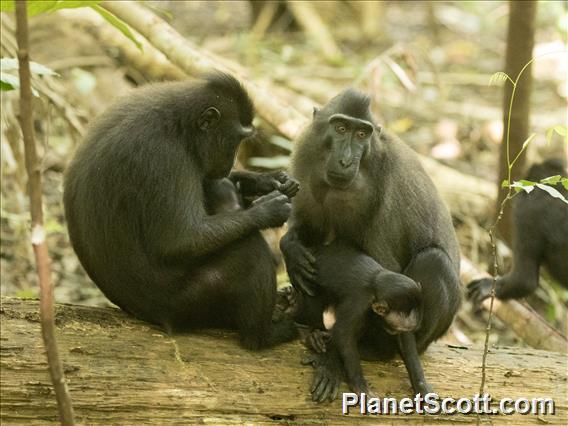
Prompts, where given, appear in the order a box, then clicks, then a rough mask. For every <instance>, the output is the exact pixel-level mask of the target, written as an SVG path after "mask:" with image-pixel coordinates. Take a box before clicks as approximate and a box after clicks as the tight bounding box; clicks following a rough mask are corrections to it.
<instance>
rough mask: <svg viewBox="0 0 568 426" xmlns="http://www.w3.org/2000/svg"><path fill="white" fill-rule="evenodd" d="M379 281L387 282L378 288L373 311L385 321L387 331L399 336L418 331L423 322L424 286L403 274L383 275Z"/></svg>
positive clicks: (372, 306)
mask: <svg viewBox="0 0 568 426" xmlns="http://www.w3.org/2000/svg"><path fill="white" fill-rule="evenodd" d="M379 279H382V280H385V281H384V282H383V285H382V286H378V285H377V286H376V288H375V295H374V301H373V302H372V304H371V309H372V310H373V312H374V313H375V314H377V315H378V316H380V317H381V318H382V319H383V327H384V329H385V331H386V332H387V333H389V334H399V333H403V332H408V331H414V330H416V329H417V328H418V327H419V326H420V322H421V321H422V286H421V285H420V284H419V283H417V282H416V281H414V280H412V279H410V278H409V277H406V276H404V275H402V274H394V273H389V274H388V275H386V274H383V276H382V277H381V278H379ZM386 280H388V281H386ZM385 282H386V283H387V285H385V284H384V283H385Z"/></svg>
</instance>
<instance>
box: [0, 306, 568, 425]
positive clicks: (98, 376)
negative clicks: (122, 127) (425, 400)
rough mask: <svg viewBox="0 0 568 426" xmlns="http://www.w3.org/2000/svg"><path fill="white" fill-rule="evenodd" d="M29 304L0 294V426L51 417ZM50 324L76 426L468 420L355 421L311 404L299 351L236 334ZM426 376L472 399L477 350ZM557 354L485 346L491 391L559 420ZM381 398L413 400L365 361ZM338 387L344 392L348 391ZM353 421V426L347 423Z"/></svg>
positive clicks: (74, 313) (73, 311)
mask: <svg viewBox="0 0 568 426" xmlns="http://www.w3.org/2000/svg"><path fill="white" fill-rule="evenodd" d="M37 311H38V302H37V301H30V300H19V299H11V298H3V299H2V306H1V310H0V319H1V324H2V346H1V358H0V362H1V364H0V366H1V368H2V375H1V377H0V380H1V382H0V384H1V398H0V421H1V422H2V425H8V424H23V423H30V422H35V423H41V424H45V423H47V422H56V421H57V409H56V405H55V400H54V398H53V395H52V390H51V389H52V388H51V384H50V380H49V375H48V373H47V366H46V362H45V355H44V353H43V346H42V344H41V337H40V331H39V316H38V313H37ZM56 324H57V328H58V329H57V332H58V341H59V347H60V350H61V355H62V358H63V362H64V367H65V371H66V373H67V378H68V382H69V387H70V390H71V393H72V395H73V403H74V408H75V415H76V418H77V421H78V422H80V423H85V424H147V423H148V424H168V423H172V422H179V423H183V424H194V423H212V424H228V423H237V424H242V423H245V422H250V423H253V424H266V423H275V422H277V421H280V422H282V423H297V424H315V423H318V424H348V423H350V424H353V421H355V422H356V423H357V424H359V423H363V422H365V423H368V424H377V422H381V421H383V422H389V423H390V422H396V421H400V422H405V423H408V422H411V423H418V422H419V423H423V422H424V421H426V422H429V423H433V422H438V421H440V422H441V421H444V422H448V421H451V422H456V423H457V422H473V421H474V420H475V416H474V415H470V416H464V415H457V416H456V415H452V416H451V417H450V416H434V415H429V416H428V417H424V416H423V415H417V414H413V415H405V416H389V417H388V418H385V417H386V416H383V418H380V417H377V418H376V417H374V416H362V415H360V414H358V411H357V410H354V411H353V412H352V413H351V414H350V415H348V416H344V415H342V413H341V395H340V397H339V398H340V399H339V400H337V401H335V402H334V403H332V404H321V405H316V404H314V403H312V402H311V400H310V399H309V396H308V394H309V385H310V381H311V377H312V371H311V368H310V367H303V366H301V365H300V359H301V357H302V356H303V355H304V354H305V353H306V351H305V350H304V349H303V348H302V347H301V346H300V344H299V343H297V342H296V343H289V344H286V345H282V346H280V347H278V348H275V349H270V350H266V351H262V352H258V353H253V352H248V351H246V350H244V349H242V348H240V347H239V345H238V343H237V339H236V336H235V335H234V334H232V333H229V332H224V331H203V332H195V333H191V334H185V335H174V336H169V335H167V334H166V333H164V332H162V331H161V330H159V329H157V328H154V327H152V326H150V325H148V324H146V323H143V322H140V321H137V320H134V319H132V318H131V317H129V316H128V315H126V314H125V313H123V312H121V311H119V310H118V309H110V308H109V309H104V308H91V307H85V306H73V305H57V306H56ZM422 360H423V363H424V368H425V371H426V377H427V378H428V379H429V381H430V382H431V384H432V386H433V387H434V389H435V390H436V391H437V392H439V393H440V394H441V395H443V396H452V397H455V398H459V397H469V398H471V397H472V396H473V395H474V394H475V393H477V390H478V386H479V366H480V362H481V349H480V348H479V347H469V348H465V347H455V346H447V345H443V344H440V343H437V344H434V345H432V346H431V347H430V348H429V349H428V351H427V352H426V353H425V354H424V355H423V356H422ZM567 364H568V360H567V358H566V356H565V354H558V353H552V352H545V351H539V350H534V349H524V348H523V349H520V348H504V349H492V350H491V351H490V354H489V367H488V389H489V392H490V393H491V396H492V397H493V398H494V399H496V398H503V397H510V398H520V397H525V398H529V399H532V398H536V397H550V398H553V399H554V401H555V403H556V414H555V415H554V416H552V415H547V416H540V417H541V419H542V421H543V422H544V423H557V424H566V422H567V421H568V414H567V408H566V407H567V405H568V401H567V395H566V371H567V368H568V365H567ZM363 368H364V370H365V373H366V376H367V378H368V379H369V381H370V382H371V387H372V389H373V390H374V391H375V393H376V394H377V395H379V396H386V395H389V396H393V397H396V398H402V397H406V396H409V395H410V393H411V388H410V383H409V380H408V376H407V373H406V371H405V368H404V365H403V363H402V361H401V360H399V359H396V360H393V361H390V362H381V363H379V362H364V363H363ZM341 390H342V391H347V389H346V388H345V386H343V387H342V389H341ZM354 418H356V419H354ZM491 421H492V423H494V424H504V423H508V424H516V425H521V424H528V423H530V424H535V423H536V422H537V419H536V416H533V415H524V416H522V415H513V416H506V417H505V416H491Z"/></svg>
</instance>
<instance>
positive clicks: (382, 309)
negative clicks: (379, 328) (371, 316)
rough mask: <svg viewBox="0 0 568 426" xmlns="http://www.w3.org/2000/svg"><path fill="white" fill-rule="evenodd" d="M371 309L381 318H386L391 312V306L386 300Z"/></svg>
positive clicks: (374, 304)
mask: <svg viewBox="0 0 568 426" xmlns="http://www.w3.org/2000/svg"><path fill="white" fill-rule="evenodd" d="M371 309H372V310H373V312H374V313H376V314H377V315H378V316H380V317H384V316H385V315H386V314H388V312H389V305H388V303H387V302H386V300H379V301H377V302H375V303H373V304H372V305H371Z"/></svg>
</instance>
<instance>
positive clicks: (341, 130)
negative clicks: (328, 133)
mask: <svg viewBox="0 0 568 426" xmlns="http://www.w3.org/2000/svg"><path fill="white" fill-rule="evenodd" d="M335 131H336V132H337V133H339V134H340V135H342V134H343V133H345V132H346V131H347V128H346V127H345V126H344V125H343V124H338V125H336V126H335Z"/></svg>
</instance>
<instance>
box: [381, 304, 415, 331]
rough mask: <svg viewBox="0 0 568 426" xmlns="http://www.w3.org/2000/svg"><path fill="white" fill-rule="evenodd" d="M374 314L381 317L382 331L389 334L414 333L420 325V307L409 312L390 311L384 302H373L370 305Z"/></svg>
mask: <svg viewBox="0 0 568 426" xmlns="http://www.w3.org/2000/svg"><path fill="white" fill-rule="evenodd" d="M371 309H372V310H373V312H374V313H376V314H377V315H379V316H380V317H382V319H383V321H384V329H385V331H386V332H387V333H389V334H399V333H403V332H407V331H414V330H416V329H417V328H418V326H419V325H420V306H419V305H418V306H415V307H414V308H412V309H410V310H408V311H407V310H401V311H398V310H394V309H390V308H389V306H388V303H387V302H386V301H384V300H383V301H379V302H375V303H373V304H372V305H371Z"/></svg>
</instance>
